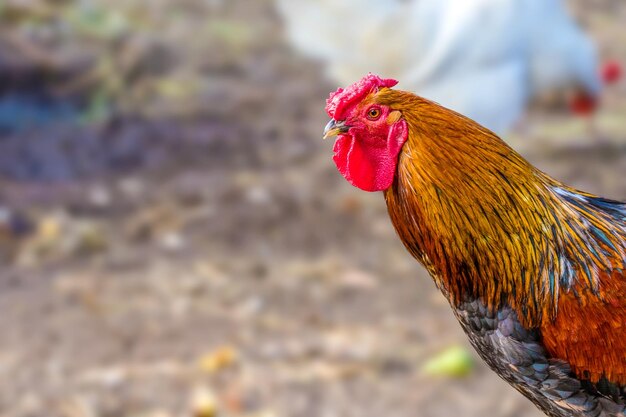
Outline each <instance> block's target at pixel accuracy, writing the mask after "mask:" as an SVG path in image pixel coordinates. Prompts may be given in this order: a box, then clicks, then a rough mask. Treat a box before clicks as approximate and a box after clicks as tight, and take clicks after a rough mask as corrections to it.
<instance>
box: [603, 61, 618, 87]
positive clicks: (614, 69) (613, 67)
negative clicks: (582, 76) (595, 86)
mask: <svg viewBox="0 0 626 417" xmlns="http://www.w3.org/2000/svg"><path fill="white" fill-rule="evenodd" d="M600 74H601V76H602V80H603V81H604V83H605V84H614V83H616V82H618V81H619V80H620V79H621V78H622V64H620V63H619V62H618V61H614V60H611V61H607V62H605V63H604V65H603V66H602V69H601V71H600Z"/></svg>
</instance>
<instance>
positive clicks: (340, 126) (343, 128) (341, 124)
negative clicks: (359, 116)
mask: <svg viewBox="0 0 626 417" xmlns="http://www.w3.org/2000/svg"><path fill="white" fill-rule="evenodd" d="M345 123H346V122H345V121H344V120H340V121H337V120H335V119H331V121H330V122H328V124H327V125H326V127H325V128H324V136H322V139H326V138H330V137H331V136H337V135H339V134H340V133H346V132H347V131H348V129H350V126H347V125H346V124H345Z"/></svg>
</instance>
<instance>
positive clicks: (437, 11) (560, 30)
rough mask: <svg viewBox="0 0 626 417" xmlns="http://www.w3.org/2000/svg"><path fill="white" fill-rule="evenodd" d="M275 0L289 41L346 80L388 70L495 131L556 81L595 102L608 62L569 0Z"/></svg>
mask: <svg viewBox="0 0 626 417" xmlns="http://www.w3.org/2000/svg"><path fill="white" fill-rule="evenodd" d="M276 1H277V6H278V10H279V12H280V14H281V16H282V17H283V20H284V23H285V29H286V34H287V37H288V39H289V41H290V42H291V44H292V45H293V46H294V47H295V49H297V50H298V51H300V52H302V53H304V54H306V55H308V56H310V57H312V58H315V59H318V60H319V61H321V62H322V63H323V65H324V67H325V69H326V72H327V74H328V75H329V77H330V78H331V79H332V80H334V81H335V82H338V83H340V84H347V83H348V82H352V81H354V80H355V79H357V78H359V77H360V76H361V75H362V74H364V73H365V72H367V71H374V72H380V73H384V74H388V75H390V76H393V77H396V78H398V79H401V80H402V87H403V88H405V89H407V90H410V91H415V92H417V93H418V94H420V95H421V96H423V97H426V98H428V99H430V100H434V101H436V102H438V103H441V104H442V105H444V106H446V107H449V108H451V109H453V110H456V111H458V112H460V113H462V114H465V115H467V116H468V117H471V118H472V119H474V120H476V121H478V122H479V123H481V124H482V125H484V126H486V127H488V128H489V129H491V130H494V131H496V132H498V133H506V132H507V131H509V130H510V129H511V128H512V127H514V126H515V125H516V124H517V123H518V122H519V121H520V118H521V116H522V115H523V114H524V111H525V109H526V107H527V106H528V104H529V102H530V101H531V100H532V99H533V98H535V97H537V96H538V95H543V94H546V93H551V92H553V91H563V90H572V91H575V92H576V94H573V95H572V98H571V102H570V103H569V104H570V107H571V108H572V109H573V110H574V111H575V112H576V113H578V114H585V115H587V114H590V113H593V111H594V110H595V109H596V104H597V101H598V97H599V94H600V92H601V89H602V81H603V80H602V74H603V73H604V72H603V71H598V66H599V63H598V58H597V52H596V48H595V45H594V44H593V42H592V40H591V39H590V38H589V37H588V36H587V35H586V34H585V33H584V32H583V31H582V30H581V29H580V27H579V26H578V25H577V24H576V23H575V22H574V20H573V19H572V17H571V16H570V14H569V13H568V12H567V10H566V7H565V5H564V4H563V1H562V0H498V1H493V0H472V1H467V0H404V1H402V0H390V1H378V0H332V1H330V0H322V1H319V0H276Z"/></svg>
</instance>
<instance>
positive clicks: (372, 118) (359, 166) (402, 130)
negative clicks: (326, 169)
mask: <svg viewBox="0 0 626 417" xmlns="http://www.w3.org/2000/svg"><path fill="white" fill-rule="evenodd" d="M397 83H398V82H397V81H396V80H392V79H382V78H380V77H378V76H376V75H373V74H368V75H366V76H365V77H363V78H361V79H360V80H359V81H357V82H356V83H354V84H352V85H351V86H349V87H347V88H345V89H343V88H339V89H338V90H337V91H335V92H334V93H331V94H330V97H329V98H328V100H327V101H326V112H327V113H328V115H329V116H330V117H331V118H332V120H331V121H330V122H329V123H328V124H327V125H326V128H325V130H324V138H327V137H331V136H336V137H337V139H336V141H335V146H334V149H333V152H334V156H333V160H334V161H335V164H336V165H337V168H338V169H339V172H340V173H341V174H342V175H343V176H344V177H345V178H346V179H347V180H348V182H350V183H351V184H352V185H354V186H355V187H358V188H360V189H362V190H365V191H383V190H386V189H387V188H389V187H390V186H391V184H392V183H393V179H394V176H395V172H396V165H397V161H398V154H399V153H400V150H401V149H402V145H404V142H406V140H407V138H408V134H409V131H408V127H407V123H406V121H405V120H404V119H403V118H402V114H401V112H400V111H398V110H393V109H392V108H391V107H390V106H388V105H385V104H382V103H379V102H378V101H377V94H378V93H380V92H381V91H384V90H387V89H389V88H390V87H393V86H395V85H396V84H397Z"/></svg>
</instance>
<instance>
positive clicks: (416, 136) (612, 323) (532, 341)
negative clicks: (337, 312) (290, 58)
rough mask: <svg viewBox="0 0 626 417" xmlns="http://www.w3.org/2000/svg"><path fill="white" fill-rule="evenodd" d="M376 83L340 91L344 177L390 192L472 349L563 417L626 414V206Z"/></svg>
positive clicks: (333, 110)
mask: <svg viewBox="0 0 626 417" xmlns="http://www.w3.org/2000/svg"><path fill="white" fill-rule="evenodd" d="M396 83H397V82H396V81H395V80H392V79H382V78H380V77H378V76H375V75H372V74H369V75H367V76H365V77H364V78H362V79H361V80H360V81H358V82H357V83H355V84H353V85H351V86H349V87H348V88H346V89H345V90H344V89H341V88H340V89H338V90H337V91H336V92H334V93H332V94H331V96H330V98H329V99H328V101H327V104H326V111H327V113H328V114H329V116H330V117H331V118H332V119H331V121H330V122H329V123H328V125H327V126H326V129H325V131H324V137H331V136H337V139H336V141H335V144H334V157H333V159H334V162H335V164H336V165H337V168H338V170H339V172H340V173H341V174H342V175H343V176H344V177H345V178H346V179H347V180H348V181H349V182H350V183H351V184H352V185H354V186H356V187H358V188H360V189H363V190H365V191H383V193H384V197H385V201H386V203H387V209H388V212H389V216H390V218H391V221H392V223H393V225H394V227H395V229H396V232H397V234H398V235H399V237H400V239H401V240H402V242H403V243H404V245H405V247H406V249H408V251H409V252H410V253H411V254H412V255H413V256H414V257H415V258H416V259H417V260H418V261H419V262H420V263H421V264H422V265H424V267H425V268H426V269H427V270H428V272H429V273H430V275H431V276H432V278H433V279H434V281H435V283H436V285H437V287H438V288H439V289H440V290H441V292H442V293H443V294H444V296H445V297H446V298H447V299H448V301H449V302H450V305H451V306H452V309H453V311H454V314H455V316H456V317H457V319H458V321H459V322H460V324H461V326H462V328H463V330H464V331H465V332H466V334H467V336H468V337H469V340H470V342H471V344H472V345H473V346H474V348H475V349H476V350H477V351H478V353H479V354H480V356H481V357H482V358H483V359H484V360H485V362H486V363H487V364H488V365H489V366H490V367H491V368H492V369H493V370H494V371H495V372H496V373H497V374H498V375H500V376H501V377H502V378H503V379H505V380H506V381H507V382H509V383H510V384H511V385H513V386H514V387H515V388H516V389H517V390H519V391H520V392H521V393H522V394H524V395H525V396H526V397H528V398H529V399H530V400H531V401H532V402H534V403H535V404H536V405H537V406H538V407H539V408H540V409H542V410H543V411H544V412H545V413H546V414H547V415H549V416H553V417H565V416H581V417H583V416H584V417H590V416H594V417H600V416H605V417H608V416H622V417H623V416H626V411H625V410H626V204H624V203H621V202H617V201H612V200H608V199H605V198H601V197H597V196H594V195H591V194H588V193H585V192H581V191H578V190H575V189H573V188H570V187H568V186H567V185H565V184H563V183H561V182H559V181H557V180H555V179H553V178H551V177H549V176H548V175H546V174H545V173H543V172H541V171H539V170H538V169H537V168H535V167H533V166H532V165H531V164H530V163H529V162H527V161H526V160H525V159H524V158H522V157H521V156H520V155H519V154H518V153H517V152H515V151H514V150H513V149H512V148H510V147H509V146H507V144H506V143H504V142H503V141H502V140H501V139H500V138H499V137H498V136H496V135H495V134H494V133H492V132H491V131H490V130H488V129H486V128H484V127H482V126H481V125H479V124H478V123H476V122H474V121H472V120H470V119H469V118H467V117H464V116H462V115H461V114H458V113H456V112H454V111H452V110H449V109H446V108H444V107H442V106H440V105H438V104H435V103H434V102H431V101H429V100H427V99H424V98H422V97H419V96H417V95H414V94H412V93H409V92H405V91H399V90H395V89H392V87H394V86H395V85H396Z"/></svg>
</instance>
